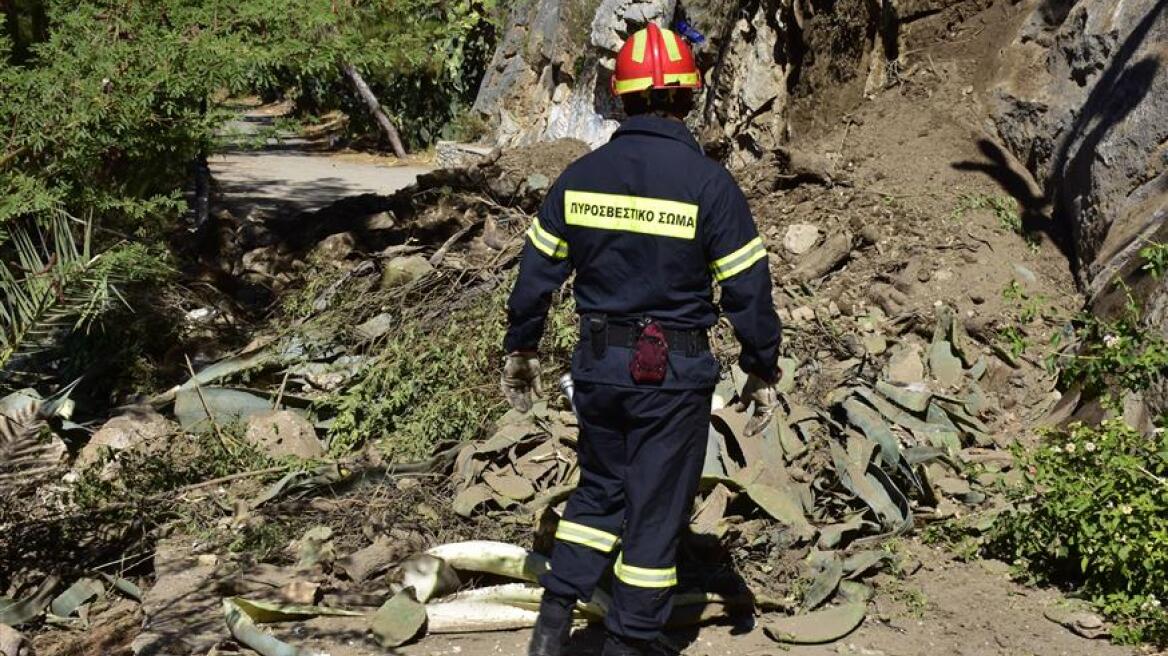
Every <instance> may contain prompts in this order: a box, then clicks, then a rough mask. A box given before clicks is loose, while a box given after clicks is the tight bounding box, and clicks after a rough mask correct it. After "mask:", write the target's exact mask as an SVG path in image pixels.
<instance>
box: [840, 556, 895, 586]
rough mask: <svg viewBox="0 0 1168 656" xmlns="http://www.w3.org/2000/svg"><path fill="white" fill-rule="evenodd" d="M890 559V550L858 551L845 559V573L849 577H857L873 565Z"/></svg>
mask: <svg viewBox="0 0 1168 656" xmlns="http://www.w3.org/2000/svg"><path fill="white" fill-rule="evenodd" d="M887 559H888V552H886V551H882V550H880V549H868V550H866V551H858V552H856V553H854V554H851V555H850V556H848V557H847V558H846V559H844V564H843V567H844V573H845V574H846V576H847V577H848V578H849V579H855V578H858V577H860V576H863V575H864V574H866V573H868V572H869V571H870V570H871V569H872V568H873V567H876V566H877V565H879V564H880V563H883V562H884V561H885V560H887Z"/></svg>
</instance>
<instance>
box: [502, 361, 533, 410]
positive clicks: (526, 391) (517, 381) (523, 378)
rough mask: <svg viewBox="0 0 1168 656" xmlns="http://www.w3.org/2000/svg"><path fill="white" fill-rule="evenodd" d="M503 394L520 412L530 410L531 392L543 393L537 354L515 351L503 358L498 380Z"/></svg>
mask: <svg viewBox="0 0 1168 656" xmlns="http://www.w3.org/2000/svg"><path fill="white" fill-rule="evenodd" d="M499 385H500V387H502V388H503V395H504V396H506V397H507V402H508V403H510V404H511V407H512V408H515V409H516V410H518V411H520V412H527V411H528V410H531V393H532V391H534V392H535V395H536V396H541V395H543V384H542V383H540V381H539V356H538V355H536V354H535V353H532V352H530V351H528V352H524V351H516V352H515V353H511V354H509V355H507V356H506V357H504V358H503V378H502V380H500V381H499Z"/></svg>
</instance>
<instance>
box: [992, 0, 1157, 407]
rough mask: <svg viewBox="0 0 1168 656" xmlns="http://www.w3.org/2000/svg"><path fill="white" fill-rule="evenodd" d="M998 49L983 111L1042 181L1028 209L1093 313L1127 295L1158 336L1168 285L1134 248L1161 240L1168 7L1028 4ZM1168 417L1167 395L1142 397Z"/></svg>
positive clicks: (1081, 0) (1112, 308)
mask: <svg viewBox="0 0 1168 656" xmlns="http://www.w3.org/2000/svg"><path fill="white" fill-rule="evenodd" d="M1032 4H1034V9H1033V11H1032V13H1031V14H1030V16H1029V17H1028V18H1027V19H1026V21H1025V22H1024V23H1023V25H1022V26H1021V28H1020V30H1019V33H1018V35H1017V37H1016V38H1015V39H1014V41H1013V43H1012V44H1010V45H1009V47H1008V48H1006V49H1005V51H1004V52H1003V53H1002V57H1001V66H1002V70H1001V74H1000V78H999V81H998V83H997V84H996V85H995V86H994V87H993V88H991V89H990V90H989V94H988V95H989V98H988V100H989V104H990V109H991V114H992V117H993V120H994V122H995V123H996V126H997V129H998V132H999V134H1000V135H1001V136H1002V139H1003V141H1004V142H1005V143H1006V145H1007V146H1008V148H1009V149H1010V150H1011V151H1012V152H1013V153H1014V155H1015V156H1017V158H1018V159H1019V160H1021V161H1022V162H1023V163H1024V164H1025V165H1026V166H1027V167H1028V168H1029V169H1030V171H1031V172H1032V173H1033V174H1034V176H1035V178H1036V179H1037V180H1038V181H1039V182H1040V183H1041V184H1042V186H1043V187H1044V190H1045V197H1030V198H1026V194H1025V193H1022V194H1021V195H1022V196H1023V207H1024V209H1026V210H1030V211H1038V212H1041V211H1042V209H1044V208H1045V207H1046V206H1049V207H1050V208H1051V209H1052V211H1053V217H1054V219H1053V226H1054V229H1055V230H1056V231H1059V232H1061V233H1062V234H1061V236H1062V237H1063V243H1064V245H1065V250H1066V251H1067V253H1068V256H1069V257H1070V258H1072V261H1073V262H1074V263H1075V265H1076V268H1077V274H1078V277H1079V281H1080V283H1081V285H1082V286H1083V287H1084V289H1085V290H1086V292H1087V294H1088V298H1089V301H1090V303H1091V307H1092V309H1093V310H1094V311H1095V312H1097V313H1099V314H1103V315H1110V314H1113V313H1115V312H1117V311H1118V310H1119V308H1121V307H1122V306H1123V302H1124V300H1126V295H1125V294H1124V293H1122V292H1118V291H1116V287H1115V285H1113V284H1112V283H1113V282H1115V281H1119V280H1122V281H1124V282H1125V283H1126V284H1127V285H1128V287H1130V288H1131V289H1132V290H1133V294H1134V296H1135V297H1136V298H1137V299H1138V300H1139V301H1140V303H1141V305H1142V306H1143V314H1144V321H1145V322H1146V324H1147V325H1148V326H1149V327H1151V328H1153V329H1158V330H1160V331H1161V332H1163V333H1165V335H1168V279H1161V280H1158V281H1157V280H1155V279H1154V278H1153V277H1152V276H1150V275H1148V273H1147V272H1145V271H1142V270H1141V268H1142V266H1143V264H1144V260H1143V258H1142V257H1140V255H1139V251H1140V250H1141V249H1142V248H1144V247H1145V246H1147V245H1148V244H1149V243H1150V242H1160V243H1164V242H1168V222H1166V221H1165V217H1166V216H1168V150H1165V148H1166V147H1168V146H1166V144H1168V120H1165V117H1168V68H1166V67H1168V3H1165V2H1163V0H1127V1H1125V2H1118V3H1117V2H1113V1H1111V0H1060V1H1055V2H1051V1H1046V2H1041V3H1039V2H1035V3H1032ZM1148 401H1149V405H1150V406H1151V407H1152V408H1153V410H1155V409H1158V410H1159V412H1163V411H1164V410H1165V409H1168V389H1165V387H1164V385H1161V387H1160V389H1159V390H1158V391H1155V392H1154V393H1152V394H1150V395H1149V399H1148Z"/></svg>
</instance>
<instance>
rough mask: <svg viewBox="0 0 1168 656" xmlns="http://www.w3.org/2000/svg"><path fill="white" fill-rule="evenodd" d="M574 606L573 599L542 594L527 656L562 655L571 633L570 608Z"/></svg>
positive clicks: (574, 601)
mask: <svg viewBox="0 0 1168 656" xmlns="http://www.w3.org/2000/svg"><path fill="white" fill-rule="evenodd" d="M575 605H576V600H575V599H565V598H564V597H555V596H552V595H550V594H548V593H546V592H545V593H544V594H543V601H541V602H540V603H539V619H537V620H536V621H535V629H534V630H533V631H532V632H531V644H530V645H528V647H527V656H560V654H562V653H564V645H565V644H567V642H568V634H569V633H571V632H572V608H574V607H575Z"/></svg>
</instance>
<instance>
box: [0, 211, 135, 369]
mask: <svg viewBox="0 0 1168 656" xmlns="http://www.w3.org/2000/svg"><path fill="white" fill-rule="evenodd" d="M78 235H80V237H78ZM92 237H93V222H92V221H91V220H80V219H76V218H74V217H71V216H69V215H68V214H66V213H65V212H63V211H60V210H57V211H52V212H49V213H47V214H45V215H43V216H42V217H41V218H40V219H39V220H33V219H24V220H20V221H14V222H12V223H10V224H8V225H6V226H4V227H3V228H0V256H3V259H2V260H0V371H4V370H6V368H7V367H8V365H9V363H10V362H11V361H12V359H13V358H14V357H15V356H18V355H28V354H32V353H36V352H39V351H43V350H45V349H47V348H49V347H51V346H52V345H53V343H54V342H55V341H56V340H57V339H58V338H60V337H61V336H62V335H64V334H65V333H68V332H69V331H72V330H76V329H78V328H82V327H84V326H85V325H86V324H87V323H88V322H89V321H91V320H92V319H93V318H94V317H96V316H98V315H99V314H101V312H102V311H104V310H105V309H106V308H107V307H108V306H109V305H110V304H111V302H112V301H114V300H115V299H119V300H120V299H121V296H120V294H119V293H118V290H117V288H116V287H115V286H114V284H113V281H112V280H111V269H110V268H109V267H105V266H103V262H102V255H101V254H97V255H94V254H93V253H92Z"/></svg>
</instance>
